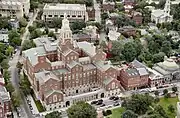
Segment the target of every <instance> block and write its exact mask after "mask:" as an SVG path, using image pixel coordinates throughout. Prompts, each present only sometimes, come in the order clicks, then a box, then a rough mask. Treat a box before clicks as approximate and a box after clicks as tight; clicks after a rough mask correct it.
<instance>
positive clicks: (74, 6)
mask: <svg viewBox="0 0 180 118" xmlns="http://www.w3.org/2000/svg"><path fill="white" fill-rule="evenodd" d="M44 10H71V11H73V10H75V11H86V6H85V4H46V5H45V6H44Z"/></svg>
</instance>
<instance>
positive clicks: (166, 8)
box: [164, 0, 171, 15]
mask: <svg viewBox="0 0 180 118" xmlns="http://www.w3.org/2000/svg"><path fill="white" fill-rule="evenodd" d="M170 6H171V2H170V0H166V3H165V6H164V12H165V13H166V14H168V15H170V10H171V8H170Z"/></svg>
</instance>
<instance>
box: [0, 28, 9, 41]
mask: <svg viewBox="0 0 180 118" xmlns="http://www.w3.org/2000/svg"><path fill="white" fill-rule="evenodd" d="M8 39H9V37H8V29H1V30H0V41H1V42H5V43H8Z"/></svg>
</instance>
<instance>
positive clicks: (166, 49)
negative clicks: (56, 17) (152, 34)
mask: <svg viewBox="0 0 180 118" xmlns="http://www.w3.org/2000/svg"><path fill="white" fill-rule="evenodd" d="M171 50H172V48H171V43H170V42H169V41H164V42H163V43H162V47H161V51H162V52H164V53H165V54H166V55H167V56H170V54H171Z"/></svg>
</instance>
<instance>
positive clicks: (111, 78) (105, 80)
mask: <svg viewBox="0 0 180 118" xmlns="http://www.w3.org/2000/svg"><path fill="white" fill-rule="evenodd" d="M113 80H114V78H113V77H108V78H105V79H104V81H103V84H105V85H108V84H109V83H111V82H112V81H113Z"/></svg>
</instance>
